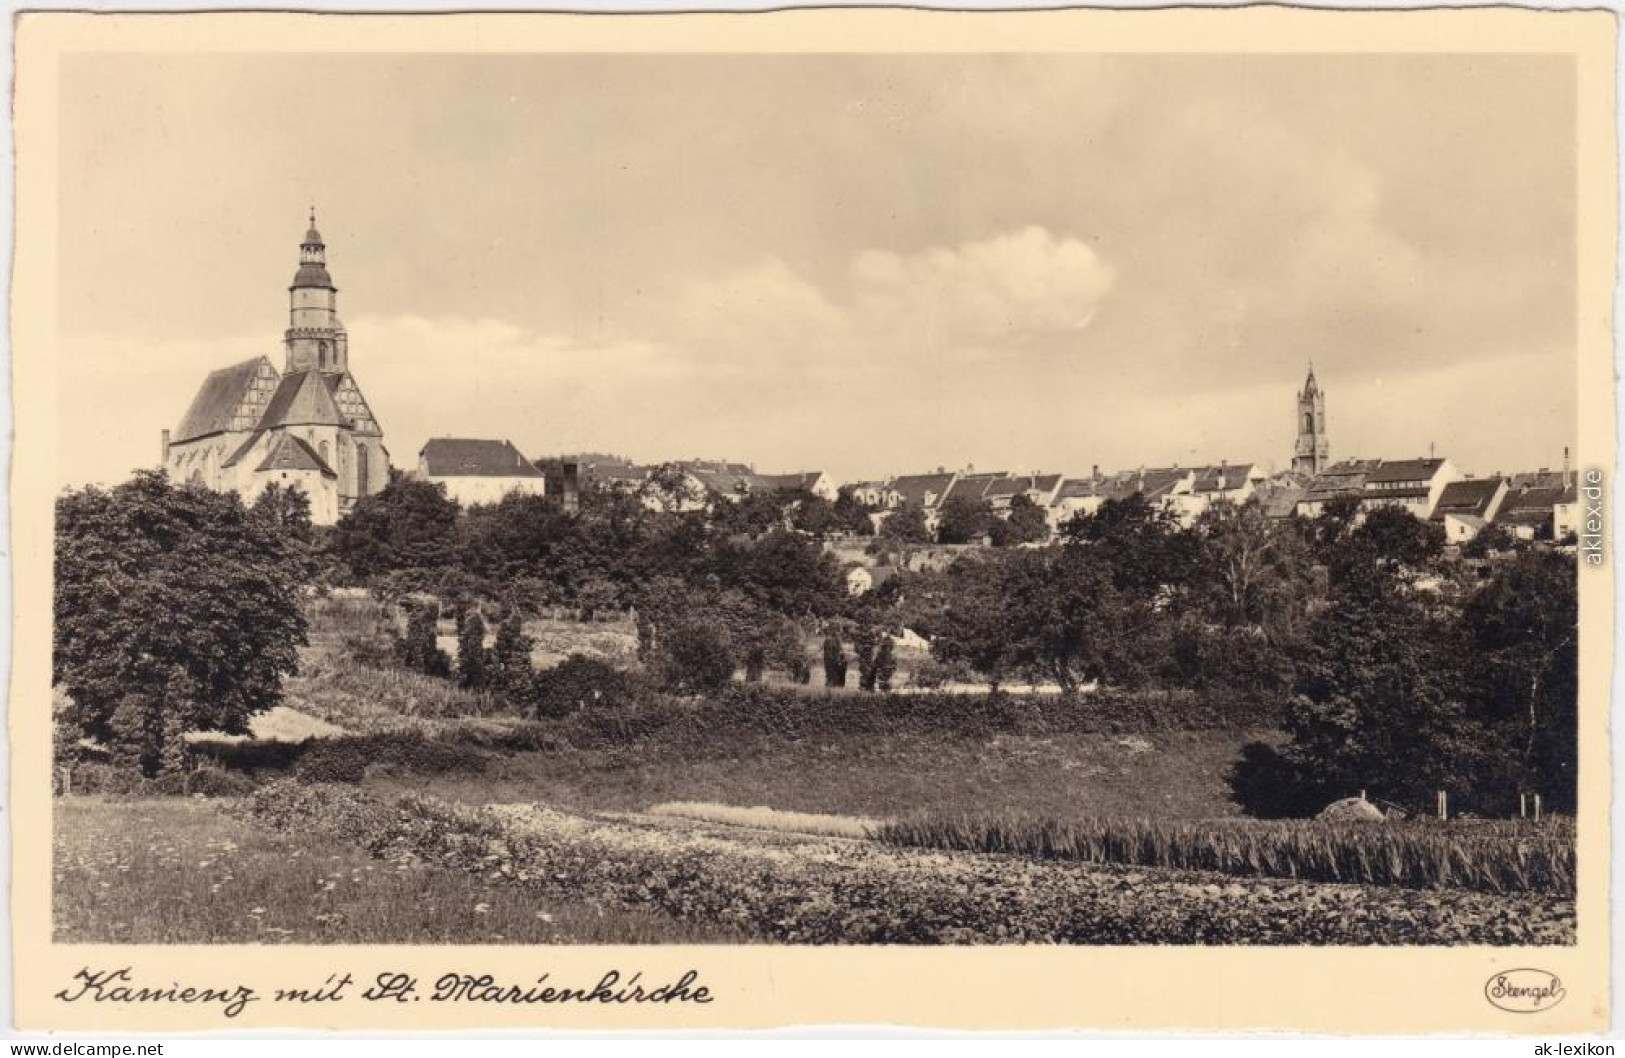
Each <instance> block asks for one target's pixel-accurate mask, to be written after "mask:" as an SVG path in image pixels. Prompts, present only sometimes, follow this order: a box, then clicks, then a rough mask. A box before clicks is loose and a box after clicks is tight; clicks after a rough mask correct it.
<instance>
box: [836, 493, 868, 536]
mask: <svg viewBox="0 0 1625 1058" xmlns="http://www.w3.org/2000/svg"><path fill="white" fill-rule="evenodd" d="M830 517H831V519H832V521H833V523H834V528H836V529H840V530H844V531H846V532H849V533H852V534H854V535H856V536H873V535H874V532H875V523H874V521H873V520H872V519H870V517H869V508H867V507H865V506H864V505H863V504H862V503H860V502H859V501H858V498H857V497H856V496H854V495H853V494H852V490H851V489H850V488H844V489H842V490H841V491H840V493H839V495H837V496H836V497H835V504H834V506H833V507H832V509H831V511H830Z"/></svg>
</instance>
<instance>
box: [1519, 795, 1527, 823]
mask: <svg viewBox="0 0 1625 1058" xmlns="http://www.w3.org/2000/svg"><path fill="white" fill-rule="evenodd" d="M1518 818H1519V819H1528V818H1529V795H1528V794H1526V793H1521V794H1519V795H1518Z"/></svg>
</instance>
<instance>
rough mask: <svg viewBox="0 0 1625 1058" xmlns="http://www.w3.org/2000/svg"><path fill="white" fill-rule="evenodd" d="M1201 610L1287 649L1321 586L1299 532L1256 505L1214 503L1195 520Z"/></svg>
mask: <svg viewBox="0 0 1625 1058" xmlns="http://www.w3.org/2000/svg"><path fill="white" fill-rule="evenodd" d="M1196 531H1197V533H1198V535H1199V537H1200V541H1201V543H1200V547H1201V552H1200V554H1201V557H1200V559H1199V561H1198V562H1197V563H1196V569H1197V570H1198V571H1199V576H1200V577H1201V579H1200V581H1199V584H1200V588H1201V591H1202V593H1203V599H1202V601H1203V603H1204V605H1203V609H1204V610H1205V612H1206V614H1207V615H1208V616H1209V617H1210V618H1211V619H1212V620H1213V621H1214V622H1216V623H1217V624H1219V625H1221V626H1223V627H1225V628H1228V629H1248V630H1253V631H1256V632H1257V633H1258V634H1259V635H1261V636H1262V637H1263V639H1264V640H1265V641H1266V642H1267V643H1268V644H1269V646H1271V647H1272V648H1275V649H1277V650H1278V651H1283V652H1290V651H1291V650H1292V649H1294V648H1295V647H1296V645H1297V644H1298V642H1299V641H1300V640H1301V638H1302V636H1303V634H1304V632H1305V630H1306V627H1307V623H1308V615H1309V611H1310V607H1311V605H1312V603H1313V602H1314V601H1315V600H1316V599H1317V598H1318V597H1319V596H1320V595H1321V594H1322V592H1323V590H1324V589H1323V586H1322V585H1321V583H1320V578H1319V576H1318V574H1317V571H1316V567H1315V564H1314V561H1313V559H1312V558H1311V556H1310V554H1309V551H1308V548H1307V546H1306V545H1305V544H1304V541H1303V538H1302V536H1301V535H1300V534H1299V532H1298V531H1297V530H1296V528H1295V527H1294V526H1293V525H1292V524H1291V523H1290V522H1286V521H1282V520H1279V519H1273V518H1270V517H1269V516H1268V515H1267V514H1265V512H1264V509H1263V507H1262V506H1260V505H1259V504H1257V503H1252V502H1249V503H1245V504H1242V505H1240V506H1236V505H1233V504H1228V503H1220V504H1214V505H1213V506H1212V507H1210V508H1208V510H1207V511H1205V512H1203V514H1202V516H1201V517H1200V518H1199V519H1198V520H1197V523H1196Z"/></svg>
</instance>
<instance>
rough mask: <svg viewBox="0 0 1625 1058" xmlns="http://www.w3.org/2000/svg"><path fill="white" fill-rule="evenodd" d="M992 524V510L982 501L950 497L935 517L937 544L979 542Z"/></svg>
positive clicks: (964, 497) (965, 497)
mask: <svg viewBox="0 0 1625 1058" xmlns="http://www.w3.org/2000/svg"><path fill="white" fill-rule="evenodd" d="M992 522H993V508H992V507H991V506H990V505H989V504H988V502H987V501H986V500H984V499H972V498H971V497H969V496H950V497H948V499H947V500H945V501H944V502H943V504H942V510H941V511H940V512H939V514H938V516H937V542H938V543H939V544H970V543H976V542H979V541H980V540H981V539H982V537H984V536H986V535H987V533H988V528H989V526H990V525H991V524H992Z"/></svg>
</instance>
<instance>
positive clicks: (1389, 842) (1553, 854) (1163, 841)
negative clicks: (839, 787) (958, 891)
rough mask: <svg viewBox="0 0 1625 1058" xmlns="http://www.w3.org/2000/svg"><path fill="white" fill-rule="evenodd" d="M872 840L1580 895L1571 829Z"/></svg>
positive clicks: (1007, 831) (1532, 826) (1397, 827)
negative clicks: (1575, 893) (1575, 892)
mask: <svg viewBox="0 0 1625 1058" xmlns="http://www.w3.org/2000/svg"><path fill="white" fill-rule="evenodd" d="M874 835H875V836H876V837H877V838H879V839H880V840H882V841H885V842H887V843H889V844H893V845H899V846H903V847H909V848H933V849H955V850H960V851H973V852H996V853H1011V854H1015V855H1020V856H1030V857H1034V858H1037V859H1043V860H1067V861H1073V862H1080V863H1121V864H1129V865H1138V866H1146V867H1177V868H1187V869H1193V870H1206V871H1217V872H1220V873H1223V874H1231V875H1240V876H1244V877H1257V878H1298V879H1303V880H1305V881H1317V882H1358V883H1362V884H1369V885H1397V886H1408V887H1412V888H1450V887H1455V888H1462V889H1476V890H1479V891H1482V892H1489V893H1515V892H1537V893H1554V894H1559V895H1568V896H1572V895H1573V893H1574V828H1573V826H1572V825H1571V824H1570V823H1568V822H1567V821H1563V820H1549V821H1546V822H1543V823H1538V824H1537V823H1516V822H1498V821H1497V822H1491V821H1474V822H1466V823H1455V824H1442V823H1436V822H1433V821H1430V820H1416V821H1404V822H1389V823H1382V824H1372V823H1369V822H1365V823H1328V822H1321V821H1317V820H1267V821H1266V820H1247V819H1236V820H1203V821H1201V822H1180V821H1152V820H1139V819H1096V820H1085V821H1081V822H1058V821H1056V820H1046V819H1036V818H1032V817H1022V816H1012V817H1005V818H987V817H968V818H949V819H943V818H926V819H909V820H902V821H892V822H887V823H883V824H881V825H879V826H878V827H876V828H875V829H874Z"/></svg>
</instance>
